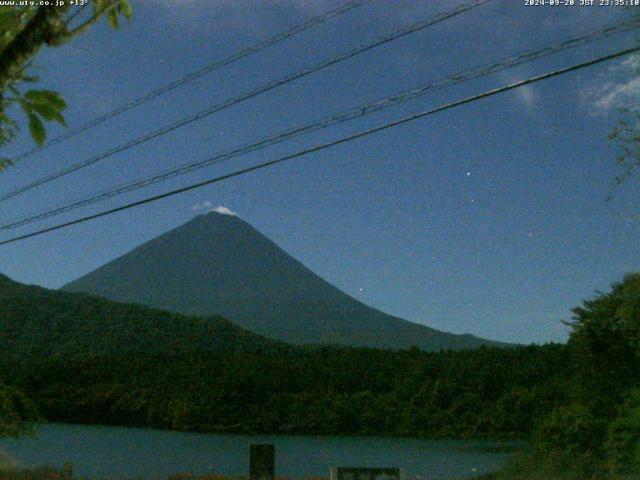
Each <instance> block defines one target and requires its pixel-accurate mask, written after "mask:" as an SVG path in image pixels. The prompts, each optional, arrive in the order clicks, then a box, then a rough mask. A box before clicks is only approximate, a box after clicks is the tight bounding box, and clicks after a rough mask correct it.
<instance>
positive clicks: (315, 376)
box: [0, 345, 570, 438]
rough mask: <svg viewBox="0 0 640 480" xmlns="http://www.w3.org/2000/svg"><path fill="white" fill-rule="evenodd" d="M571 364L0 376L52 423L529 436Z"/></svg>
mask: <svg viewBox="0 0 640 480" xmlns="http://www.w3.org/2000/svg"><path fill="white" fill-rule="evenodd" d="M568 363H569V362H568V356H567V352H566V349H565V347H563V346H560V345H548V346H544V347H535V346H532V347H519V348H514V349H498V348H486V347H483V348H481V349H479V350H472V351H466V352H443V353H426V352H421V351H419V350H417V349H413V350H406V351H402V352H389V351H382V350H372V349H351V348H349V349H339V348H328V347H327V348H321V349H309V348H299V349H292V350H288V351H287V350H281V351H272V352H263V353H218V354H189V355H179V356H175V355H136V356H130V355H126V356H117V357H104V358H93V359H85V360H79V361H78V360H74V359H65V358H59V359H57V360H48V359H39V360H34V361H32V362H24V361H23V360H20V361H13V362H12V361H6V360H5V361H3V362H2V363H1V364H0V371H2V372H5V374H4V380H5V381H6V382H7V383H9V384H11V385H13V386H16V387H18V388H19V389H21V390H23V391H24V392H25V393H26V395H27V396H28V397H30V398H31V399H32V400H33V401H34V402H35V403H36V404H37V405H38V406H39V408H40V411H41V413H42V414H43V415H44V417H45V418H47V419H48V420H51V421H62V422H80V423H103V424H112V425H138V426H148V427H162V428H173V429H180V430H196V431H214V432H251V433H254V432H262V433H300V434H302V433H305V434H331V435H335V434H340V435H422V436H429V437H452V438H453V437H455V438H460V437H484V436H489V437H509V438H524V437H526V436H527V435H528V434H529V433H530V431H531V428H532V426H533V423H534V421H535V420H536V419H537V418H538V417H540V416H541V415H543V414H544V413H546V412H548V411H550V410H551V409H552V408H553V407H555V406H560V405H562V404H564V403H565V402H566V401H567V400H568V399H567V396H566V388H565V386H566V382H567V379H568V378H569V374H570V372H569V369H568V367H567V365H568ZM18 366H19V368H18ZM0 380H1V379H0Z"/></svg>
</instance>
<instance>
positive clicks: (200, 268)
mask: <svg viewBox="0 0 640 480" xmlns="http://www.w3.org/2000/svg"><path fill="white" fill-rule="evenodd" d="M63 288H64V289H65V290H67V291H72V292H87V293H91V294H94V295H99V296H102V297H105V298H109V299H112V300H117V301H122V302H134V303H140V304H144V305H149V306H152V307H156V308H160V309H163V310H169V311H173V312H179V313H182V314H187V315H199V316H210V315H213V314H217V315H221V316H223V317H225V318H228V319H230V320H231V321H232V322H234V323H237V324H238V325H241V326H242V327H244V328H247V329H249V330H251V331H253V332H256V333H258V334H261V335H264V336H267V337H270V338H274V339H278V340H283V341H286V342H291V343H296V344H317V343H322V344H337V345H351V346H368V347H378V348H389V349H402V348H408V347H411V346H417V347H419V348H422V349H425V350H439V349H453V350H459V349H463V348H475V347H479V346H481V345H498V343H497V342H492V341H489V340H484V339H481V338H478V337H474V336H472V335H454V334H451V333H444V332H441V331H438V330H435V329H433V328H429V327H426V326H423V325H418V324H416V323H412V322H408V321H406V320H403V319H401V318H397V317H394V316H391V315H387V314H385V313H383V312H380V311H379V310H376V309H374V308H371V307H368V306H367V305H364V304H363V303H361V302H359V301H357V300H356V299H354V298H352V297H350V296H349V295H347V294H346V293H344V292H342V291H340V290H338V289H337V288H336V287H334V286H333V285H331V284H329V283H328V282H326V281H325V280H323V279H322V278H320V277H319V276H318V275H316V274H315V273H313V272H312V271H310V270H309V269H307V268H306V267H305V266H304V265H303V264H301V263H300V262H299V261H297V260H296V259H294V258H293V257H291V256H290V255H288V254H287V253H286V252H285V251H283V250H282V249H281V248H279V247H278V246H277V245H276V244H275V243H273V242H272V241H271V240H269V239H268V238H266V237H265V236H264V235H262V234H261V233H260V232H258V231H257V230H256V229H254V228H253V227H252V226H251V225H249V224H248V223H246V222H245V221H243V220H242V219H240V218H238V217H236V216H233V215H225V214H220V213H216V212H211V213H208V214H206V215H199V216H197V217H195V218H194V219H192V220H191V221H189V222H187V223H185V224H184V225H182V226H180V227H178V228H176V229H174V230H171V231H170V232H167V233H165V234H163V235H161V236H159V237H157V238H155V239H153V240H150V241H149V242H146V243H144V244H143V245H140V246H139V247H137V248H135V249H133V250H132V251H130V252H129V253H127V254H125V255H123V256H121V257H119V258H117V259H115V260H113V261H111V262H109V263H107V264H106V265H103V266H102V267H100V268H98V269H97V270H95V271H93V272H91V273H89V274H88V275H85V276H83V277H81V278H79V279H77V280H75V281H74V282H71V283H69V284H68V285H66V286H65V287H63Z"/></svg>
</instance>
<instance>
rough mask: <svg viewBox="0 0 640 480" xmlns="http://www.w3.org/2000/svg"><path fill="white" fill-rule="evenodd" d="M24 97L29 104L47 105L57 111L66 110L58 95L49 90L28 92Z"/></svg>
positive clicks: (64, 103)
mask: <svg viewBox="0 0 640 480" xmlns="http://www.w3.org/2000/svg"><path fill="white" fill-rule="evenodd" d="M24 96H25V98H26V99H28V100H29V101H30V102H31V103H38V104H48V105H51V106H52V107H53V108H55V109H56V110H58V111H60V110H63V109H65V108H67V103H66V102H65V101H64V100H63V99H62V97H61V96H60V94H59V93H58V92H53V91H51V90H29V91H28V92H27V93H25V95H24Z"/></svg>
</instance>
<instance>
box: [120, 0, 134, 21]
mask: <svg viewBox="0 0 640 480" xmlns="http://www.w3.org/2000/svg"><path fill="white" fill-rule="evenodd" d="M120 9H121V12H122V14H123V15H124V17H125V18H126V19H127V20H130V19H131V16H132V15H133V7H132V6H131V3H130V2H129V0H122V1H121V2H120Z"/></svg>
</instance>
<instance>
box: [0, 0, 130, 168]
mask: <svg viewBox="0 0 640 480" xmlns="http://www.w3.org/2000/svg"><path fill="white" fill-rule="evenodd" d="M87 2H88V3H87V4H85V5H91V6H92V9H93V10H92V13H91V15H90V16H89V17H88V18H86V19H84V20H82V21H80V22H77V24H76V25H74V26H72V24H73V23H74V21H75V20H76V18H77V17H79V14H80V13H82V11H81V10H75V11H72V7H71V5H70V4H69V3H68V2H67V4H65V5H60V6H50V5H48V6H40V7H31V6H24V7H22V6H16V7H0V32H2V33H1V34H0V145H3V144H7V143H9V142H10V141H11V140H12V139H13V138H14V137H15V135H16V134H17V132H18V122H16V120H15V119H14V118H13V117H12V116H10V115H9V114H8V113H7V111H10V110H11V108H12V106H14V105H16V106H19V107H20V109H21V110H22V112H23V113H24V114H25V115H26V117H27V121H28V125H29V132H30V134H31V137H32V138H33V140H34V141H35V142H36V143H37V144H38V145H42V144H43V143H44V142H45V140H46V131H45V123H46V122H51V121H55V122H58V123H61V124H62V125H65V120H64V116H63V115H62V111H63V110H64V109H65V108H66V107H67V105H66V103H65V101H64V100H63V99H62V97H61V96H60V95H59V94H58V93H57V92H55V91H52V90H36V89H25V87H24V85H25V84H33V83H36V82H38V77H37V76H34V75H31V74H30V73H29V72H30V70H31V69H32V67H33V62H34V58H35V56H36V55H37V54H38V52H39V51H40V50H41V49H42V47H45V46H46V47H58V46H60V45H63V44H65V43H67V42H69V41H70V40H72V39H74V38H76V37H77V36H78V35H80V34H82V33H84V32H86V31H87V30H88V29H89V28H90V27H91V26H92V25H94V24H95V23H96V22H97V21H98V20H99V19H100V18H102V17H106V19H107V21H108V22H109V24H110V25H111V26H112V27H113V28H118V26H119V18H120V17H121V16H124V17H125V18H127V19H129V18H131V14H132V7H131V4H130V2H129V0H87ZM76 8H77V9H82V8H83V7H76ZM10 164H11V160H10V159H6V158H5V159H0V169H2V168H3V167H6V166H7V165H10Z"/></svg>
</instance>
